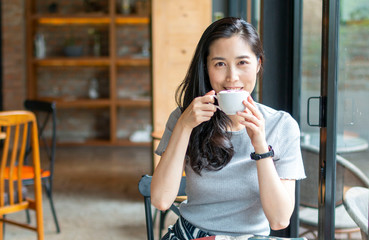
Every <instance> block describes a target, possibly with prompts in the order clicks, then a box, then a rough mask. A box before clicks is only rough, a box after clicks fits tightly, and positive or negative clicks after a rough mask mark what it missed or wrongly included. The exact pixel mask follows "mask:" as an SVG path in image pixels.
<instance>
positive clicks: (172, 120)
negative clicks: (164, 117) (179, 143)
mask: <svg viewBox="0 0 369 240" xmlns="http://www.w3.org/2000/svg"><path fill="white" fill-rule="evenodd" d="M181 114H182V113H181V110H180V108H176V109H175V110H174V111H173V112H172V113H171V114H170V116H169V118H168V121H167V123H166V125H165V130H164V133H163V136H162V138H161V140H160V143H159V145H158V147H157V148H156V150H155V153H156V154H158V155H159V156H161V155H162V154H163V153H164V151H165V149H166V148H167V146H168V143H169V140H170V137H171V136H172V132H173V129H174V127H175V125H176V123H177V121H178V119H179V117H180V116H181Z"/></svg>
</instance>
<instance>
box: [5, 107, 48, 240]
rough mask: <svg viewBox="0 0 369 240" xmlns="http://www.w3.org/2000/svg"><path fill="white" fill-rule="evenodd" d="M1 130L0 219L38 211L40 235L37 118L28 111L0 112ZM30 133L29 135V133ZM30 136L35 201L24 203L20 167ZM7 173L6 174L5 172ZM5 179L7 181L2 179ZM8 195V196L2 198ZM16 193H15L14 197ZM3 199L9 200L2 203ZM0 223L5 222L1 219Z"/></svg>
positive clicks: (40, 202)
mask: <svg viewBox="0 0 369 240" xmlns="http://www.w3.org/2000/svg"><path fill="white" fill-rule="evenodd" d="M0 128H1V129H2V131H3V132H4V133H5V139H4V140H3V141H4V143H3V147H2V151H1V168H0V216H2V215H6V214H9V213H13V212H18V211H21V210H25V209H28V208H32V209H35V210H36V211H37V213H36V216H37V217H36V218H37V228H38V230H37V231H40V232H39V233H40V234H41V232H42V233H43V226H42V196H41V190H42V189H41V176H40V172H41V171H40V155H39V140H38V131H37V124H36V117H35V115H34V114H33V113H32V112H29V111H4V112H0ZM29 130H30V131H29ZM28 134H30V146H31V148H32V154H31V158H32V162H33V167H34V169H35V177H34V182H35V185H34V186H35V187H34V197H35V201H32V203H31V202H30V201H29V199H28V198H27V199H25V197H24V193H23V192H22V189H23V185H22V178H21V174H22V171H21V170H22V166H23V162H24V159H25V154H26V148H27V139H28V136H27V135H28ZM6 171H9V172H8V174H6V173H5V172H6ZM5 175H8V179H6V178H5ZM5 191H7V194H5ZM15 192H17V193H15ZM5 195H7V196H8V199H7V201H5V200H6V199H5ZM2 221H5V220H4V219H2Z"/></svg>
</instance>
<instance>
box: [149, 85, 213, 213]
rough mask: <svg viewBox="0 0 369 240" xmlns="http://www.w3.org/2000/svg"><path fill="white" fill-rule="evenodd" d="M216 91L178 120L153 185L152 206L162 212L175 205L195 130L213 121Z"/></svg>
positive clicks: (192, 104)
mask: <svg viewBox="0 0 369 240" xmlns="http://www.w3.org/2000/svg"><path fill="white" fill-rule="evenodd" d="M214 94H215V92H214V91H210V92H208V93H207V94H206V95H204V96H202V97H198V98H195V99H194V100H193V101H192V103H191V104H190V105H189V106H188V107H187V108H186V110H185V111H184V112H183V113H182V115H181V117H180V118H179V119H178V121H177V123H176V125H175V127H174V129H173V132H172V136H171V138H170V140H169V143H168V146H167V148H166V150H165V152H164V153H163V155H162V157H161V159H160V161H159V164H158V165H157V167H156V168H155V171H154V174H153V178H152V182H151V203H152V204H153V205H154V206H155V207H156V208H157V209H159V210H166V209H168V208H169V207H170V206H171V204H172V203H173V202H174V200H175V198H176V196H177V193H178V189H179V185H180V181H181V177H182V173H183V169H184V165H185V161H184V159H185V156H186V151H187V146H188V143H189V139H190V136H191V132H192V129H193V128H194V127H196V126H198V125H199V124H200V123H202V122H205V121H209V120H210V118H211V117H212V116H213V115H214V112H215V111H216V107H215V106H214V105H213V104H209V103H214V97H213V95H214Z"/></svg>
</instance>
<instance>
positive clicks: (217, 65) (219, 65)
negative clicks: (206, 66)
mask: <svg viewBox="0 0 369 240" xmlns="http://www.w3.org/2000/svg"><path fill="white" fill-rule="evenodd" d="M215 66H216V67H223V66H225V63H223V62H217V63H216V64H215Z"/></svg>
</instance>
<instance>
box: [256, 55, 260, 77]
mask: <svg viewBox="0 0 369 240" xmlns="http://www.w3.org/2000/svg"><path fill="white" fill-rule="evenodd" d="M257 61H258V63H257V64H258V66H257V70H256V73H259V71H260V67H261V58H260V57H258V58H257Z"/></svg>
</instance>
